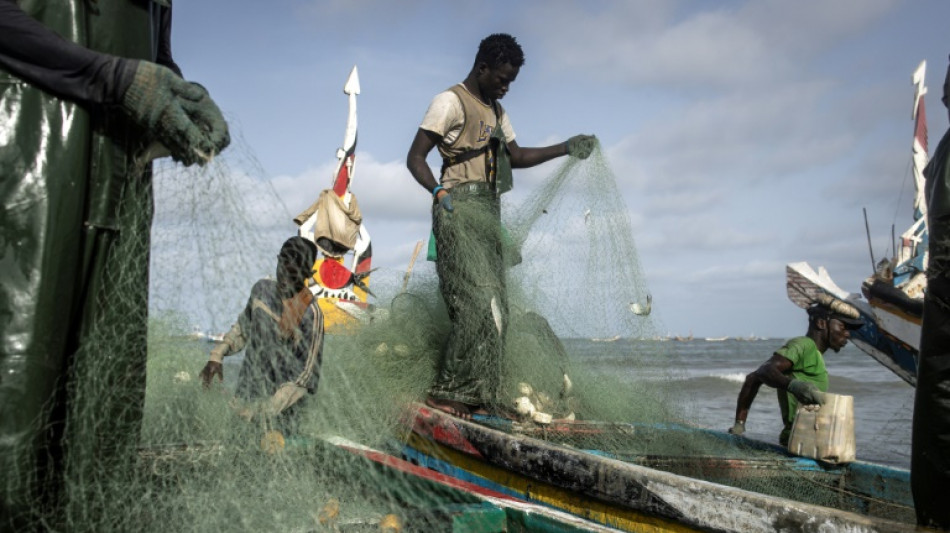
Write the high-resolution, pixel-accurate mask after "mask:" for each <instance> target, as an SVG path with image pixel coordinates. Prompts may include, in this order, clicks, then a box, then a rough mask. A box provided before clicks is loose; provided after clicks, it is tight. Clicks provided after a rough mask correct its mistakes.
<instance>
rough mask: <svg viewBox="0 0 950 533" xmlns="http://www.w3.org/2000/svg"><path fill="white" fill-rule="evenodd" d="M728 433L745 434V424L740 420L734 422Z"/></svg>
mask: <svg viewBox="0 0 950 533" xmlns="http://www.w3.org/2000/svg"><path fill="white" fill-rule="evenodd" d="M729 433H731V434H733V435H742V434H743V433H745V422H743V421H742V420H736V423H735V424H733V425H732V427H731V428H729Z"/></svg>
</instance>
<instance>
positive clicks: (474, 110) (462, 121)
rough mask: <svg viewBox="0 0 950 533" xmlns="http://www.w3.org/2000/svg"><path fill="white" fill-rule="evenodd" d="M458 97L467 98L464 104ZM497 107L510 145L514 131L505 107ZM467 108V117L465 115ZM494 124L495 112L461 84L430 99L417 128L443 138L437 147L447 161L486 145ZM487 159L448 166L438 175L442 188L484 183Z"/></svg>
mask: <svg viewBox="0 0 950 533" xmlns="http://www.w3.org/2000/svg"><path fill="white" fill-rule="evenodd" d="M459 93H461V94H459ZM461 98H466V102H465V103H464V105H463V102H462V101H461ZM497 105H498V108H499V113H500V117H499V118H500V125H501V131H502V132H503V133H504V134H505V139H506V141H508V142H511V141H512V140H514V138H515V132H514V129H513V128H512V127H511V122H510V121H509V120H508V114H507V113H506V112H505V110H504V108H503V107H502V106H501V104H497ZM466 107H467V108H468V110H469V115H470V116H466V112H465V109H466ZM471 115H474V116H471ZM496 122H499V120H498V118H496V116H495V111H494V109H492V107H491V106H490V105H486V104H485V103H484V102H482V101H481V100H479V99H478V98H476V97H475V96H474V95H472V94H471V93H470V92H468V89H466V88H465V85H463V84H461V83H460V84H458V85H456V86H455V87H453V88H452V89H449V90H446V91H444V92H441V93H439V94H438V95H436V96H435V98H433V99H432V103H430V104H429V109H428V110H427V111H426V114H425V117H423V119H422V124H421V125H420V126H419V127H420V128H422V129H423V130H426V131H431V132H433V133H435V134H437V135H440V136H441V137H442V142H440V143H439V146H438V148H439V153H440V154H441V155H442V157H443V158H447V157H452V156H456V155H459V154H462V153H465V152H467V151H469V150H472V149H478V148H481V147H482V146H484V145H485V144H487V143H488V139H489V138H490V137H491V133H492V131H493V130H494V128H495V127H496ZM487 157H488V156H480V157H475V158H473V159H470V160H469V161H465V162H463V163H458V164H456V165H452V166H450V167H448V168H447V169H446V171H445V174H444V175H442V176H441V183H442V185H443V186H444V187H446V188H449V189H451V188H452V187H453V186H455V185H457V184H459V183H467V182H472V181H486V179H487V178H486V175H487V174H486V171H485V165H486V160H487Z"/></svg>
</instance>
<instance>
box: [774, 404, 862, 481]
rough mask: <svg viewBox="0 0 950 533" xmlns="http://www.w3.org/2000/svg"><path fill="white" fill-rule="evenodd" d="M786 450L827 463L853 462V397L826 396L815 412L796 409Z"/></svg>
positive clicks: (802, 408)
mask: <svg viewBox="0 0 950 533" xmlns="http://www.w3.org/2000/svg"><path fill="white" fill-rule="evenodd" d="M788 451H790V452H792V453H793V454H795V455H800V456H802V457H811V458H813V459H818V460H820V461H825V462H827V463H834V464H838V463H850V462H852V461H854V459H855V452H856V450H855V442H854V397H853V396H844V395H840V394H830V393H825V403H824V405H822V406H821V408H820V409H818V410H811V409H809V408H806V407H805V406H803V405H800V406H798V412H797V413H796V414H795V423H794V424H793V425H792V433H791V435H790V436H789V438H788Z"/></svg>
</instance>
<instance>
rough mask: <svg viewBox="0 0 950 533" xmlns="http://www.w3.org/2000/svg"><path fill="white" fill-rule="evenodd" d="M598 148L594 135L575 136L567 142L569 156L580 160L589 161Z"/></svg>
mask: <svg viewBox="0 0 950 533" xmlns="http://www.w3.org/2000/svg"><path fill="white" fill-rule="evenodd" d="M596 146H597V137H594V136H593V135H575V136H573V137H571V138H570V139H568V140H567V154H568V155H570V156H571V157H576V158H578V159H587V158H588V157H590V154H591V152H593V151H594V148H595V147H596Z"/></svg>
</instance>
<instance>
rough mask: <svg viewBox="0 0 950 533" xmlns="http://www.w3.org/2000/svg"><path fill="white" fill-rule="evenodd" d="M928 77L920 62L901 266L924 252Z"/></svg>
mask: <svg viewBox="0 0 950 533" xmlns="http://www.w3.org/2000/svg"><path fill="white" fill-rule="evenodd" d="M926 73H927V62H926V61H921V62H920V65H919V66H918V67H917V70H915V71H914V74H913V77H912V78H911V80H912V83H913V84H914V108H913V111H912V112H911V118H912V119H914V142H913V146H912V148H911V154H912V160H911V161H912V165H913V168H912V172H913V174H914V193H915V196H914V224H913V225H912V226H911V227H910V228H909V229H908V230H907V231H905V232H904V234H903V235H901V250H900V254H899V255H898V257H897V264H898V265H900V264H901V263H904V262H906V261H909V260H911V259H912V258H914V257H915V256H916V255H918V249H919V247H924V249H925V248H926V242H924V240H925V239H926V235H927V202H926V199H925V198H924V183H925V178H924V168H925V167H926V166H927V163H928V161H929V155H928V154H929V151H928V147H927V111H926V106H925V105H924V95H925V94H927V86H926V85H924V77H925V75H926ZM920 255H921V256H922V257H921V264H920V265H915V266H917V268H918V269H919V270H920V271H924V270H926V268H927V257H926V254H924V253H921V254H920Z"/></svg>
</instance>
